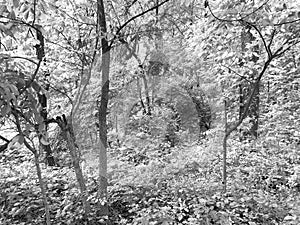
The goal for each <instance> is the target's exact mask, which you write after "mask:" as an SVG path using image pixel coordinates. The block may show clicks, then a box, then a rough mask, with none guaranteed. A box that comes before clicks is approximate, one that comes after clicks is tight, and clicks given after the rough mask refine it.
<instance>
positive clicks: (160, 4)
mask: <svg viewBox="0 0 300 225" xmlns="http://www.w3.org/2000/svg"><path fill="white" fill-rule="evenodd" d="M168 1H170V0H165V1H163V2H161V3H159V4H156V5H155V6H153V7H151V8H150V9H147V10H145V11H143V12H141V13H139V14H137V15H135V16H133V17H131V18H130V19H129V20H127V21H126V22H125V23H123V24H122V25H121V26H120V27H119V28H118V30H117V32H116V34H115V38H114V39H113V40H112V41H111V44H110V47H111V46H112V44H113V42H114V41H115V40H116V37H117V36H118V34H120V32H121V30H122V29H123V28H124V27H126V26H127V24H129V23H131V22H132V21H134V20H135V19H137V18H139V17H141V16H143V15H145V14H147V13H148V12H151V11H153V10H155V9H156V8H158V7H160V6H162V5H163V4H165V3H167V2H168Z"/></svg>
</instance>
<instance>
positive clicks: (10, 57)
mask: <svg viewBox="0 0 300 225" xmlns="http://www.w3.org/2000/svg"><path fill="white" fill-rule="evenodd" d="M2 59H24V60H27V61H29V62H31V63H33V64H35V65H38V63H37V62H35V61H34V60H33V59H30V58H26V57H23V56H7V57H3V58H2Z"/></svg>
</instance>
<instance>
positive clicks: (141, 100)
mask: <svg viewBox="0 0 300 225" xmlns="http://www.w3.org/2000/svg"><path fill="white" fill-rule="evenodd" d="M136 85H137V91H138V94H139V97H140V103H141V106H142V108H143V113H144V114H146V113H147V110H146V107H145V104H144V101H143V96H142V88H141V84H140V78H139V77H137V79H136Z"/></svg>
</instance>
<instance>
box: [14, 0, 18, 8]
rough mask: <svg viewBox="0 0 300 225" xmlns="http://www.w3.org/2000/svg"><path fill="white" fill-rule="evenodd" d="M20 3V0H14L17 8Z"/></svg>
mask: <svg viewBox="0 0 300 225" xmlns="http://www.w3.org/2000/svg"><path fill="white" fill-rule="evenodd" d="M19 5H20V0H13V6H14V7H15V8H18V7H19Z"/></svg>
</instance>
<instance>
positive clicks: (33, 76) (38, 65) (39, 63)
mask: <svg viewBox="0 0 300 225" xmlns="http://www.w3.org/2000/svg"><path fill="white" fill-rule="evenodd" d="M41 63H42V60H39V62H38V63H37V66H36V69H35V71H34V73H33V75H32V77H31V78H30V80H29V82H28V84H27V85H26V86H25V87H24V88H23V90H21V91H20V95H21V94H22V93H23V92H24V91H25V90H26V89H27V88H29V87H30V85H31V84H32V83H33V81H34V80H35V78H36V76H37V74H38V72H39V69H40V66H41Z"/></svg>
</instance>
